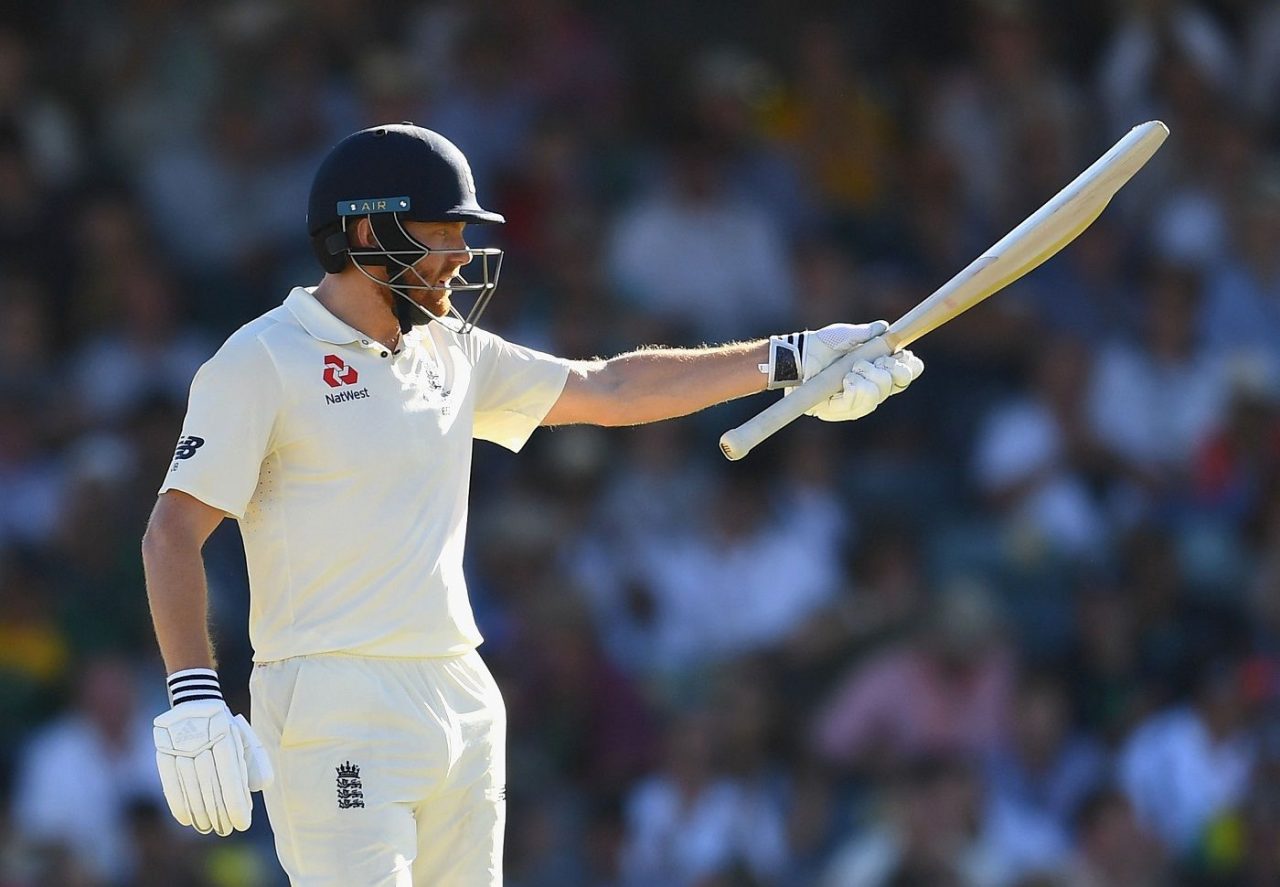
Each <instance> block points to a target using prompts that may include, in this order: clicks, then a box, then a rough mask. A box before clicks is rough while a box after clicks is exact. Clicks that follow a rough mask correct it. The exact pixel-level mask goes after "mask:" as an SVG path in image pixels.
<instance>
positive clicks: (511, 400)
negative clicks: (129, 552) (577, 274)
mask: <svg viewBox="0 0 1280 887" xmlns="http://www.w3.org/2000/svg"><path fill="white" fill-rule="evenodd" d="M384 354H386V355H387V356H385V357H384V356H383V355H384ZM567 376H568V365H567V362H566V361H562V360H559V359H557V358H553V357H550V356H549V355H546V354H542V353H540V352H537V351H533V350H531V349H528V348H522V347H520V346H517V345H512V344H509V343H507V342H505V341H503V340H502V339H501V338H499V337H497V336H495V335H492V334H490V333H487V332H484V331H483V330H474V331H473V332H471V334H470V335H465V336H464V335H460V334H458V333H457V332H455V331H454V330H453V329H451V328H447V327H446V326H445V325H443V324H440V323H432V324H430V325H428V326H427V327H426V329H425V332H422V331H417V330H415V331H414V332H412V333H410V334H408V335H407V336H406V337H405V339H404V343H403V346H402V348H401V350H400V352H399V353H398V354H391V353H388V352H386V351H385V349H383V348H382V346H380V345H379V344H378V343H377V342H371V341H369V340H366V339H363V338H362V336H361V334H360V333H359V332H358V331H356V330H354V329H352V328H351V327H349V326H347V325H346V324H345V323H343V322H342V321H340V320H338V319H337V318H336V317H334V316H333V315H332V314H330V313H329V312H328V311H327V310H325V308H324V307H323V306H322V305H320V303H319V302H317V301H316V299H315V298H314V296H313V295H312V294H311V292H310V291H309V290H307V289H302V288H298V289H295V290H293V292H292V293H290V295H289V297H288V298H287V299H286V300H285V303H284V304H283V305H282V306H280V307H278V308H276V309H274V310H272V311H270V312H268V313H267V314H265V315H263V316H262V317H260V318H258V319H257V320H254V321H253V322H251V323H249V324H247V325H246V326H244V327H242V328H241V329H240V330H239V331H238V332H236V333H235V334H234V335H232V336H231V338H230V339H228V340H227V342H226V343H225V344H224V345H223V346H222V348H221V349H220V350H219V351H218V353H217V354H216V355H215V356H214V357H213V358H212V359H211V360H210V361H209V362H208V363H206V364H205V365H204V366H203V367H201V369H200V371H199V373H197V375H196V378H195V380H194V381H193V382H192V386H191V398H190V404H189V407H188V411H187V417H186V421H185V422H184V424H183V429H182V440H183V441H186V445H185V447H184V446H183V444H182V443H180V445H179V448H178V452H177V454H176V456H177V457H176V458H175V459H174V461H173V464H172V467H171V468H170V471H169V474H168V477H167V478H166V480H165V482H164V484H163V486H162V487H161V492H164V491H166V490H171V489H176V490H182V491H184V492H186V493H189V494H191V495H192V496H195V497H196V498H197V499H200V500H201V501H203V502H205V503H207V504H209V505H211V506H213V507H215V508H219V509H221V510H223V511H225V512H227V513H228V514H229V515H231V516H233V517H236V518H238V519H239V521H240V529H241V533H242V535H243V537H244V544H245V554H246V558H247V561H248V567H249V581H250V588H251V602H250V611H249V634H250V639H251V640H252V642H253V647H254V659H255V661H258V662H263V661H269V660H274V659H283V658H286V657H289V656H299V655H306V654H310V653H319V652H328V651H345V652H350V653H360V654H365V655H378V656H443V655H450V654H456V653H460V652H464V651H466V650H470V649H474V648H475V647H476V646H478V645H479V643H480V641H481V637H480V633H479V631H478V630H477V629H476V625H475V620H474V617H473V616H472V612H471V605H470V602H469V601H468V598H467V590H466V585H465V582H464V580H463V576H462V552H463V542H464V535H465V523H466V516H467V493H468V488H469V482H470V473H471V448H472V440H473V438H480V439H484V440H490V441H493V442H495V443H498V444H501V445H502V446H504V447H507V448H509V449H512V450H518V449H519V448H520V447H521V446H522V445H523V444H524V442H525V440H527V439H528V436H529V435H530V434H531V433H532V432H533V430H534V428H536V427H537V425H538V424H539V422H540V421H541V420H542V418H543V416H545V415H546V413H547V412H548V411H549V410H550V408H551V406H552V405H553V404H554V403H555V401H556V399H557V398H558V397H559V396H560V392H561V390H562V389H563V387H564V383H565V379H566V378H567ZM191 438H198V439H199V440H200V441H202V443H200V445H199V446H198V447H196V446H194V445H193V441H191V440H190V439H191ZM183 456H185V458H182V457H183Z"/></svg>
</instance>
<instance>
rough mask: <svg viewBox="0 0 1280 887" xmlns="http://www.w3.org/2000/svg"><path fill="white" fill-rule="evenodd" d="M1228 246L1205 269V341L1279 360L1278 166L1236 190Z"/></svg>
mask: <svg viewBox="0 0 1280 887" xmlns="http://www.w3.org/2000/svg"><path fill="white" fill-rule="evenodd" d="M1235 197H1236V202H1235V205H1234V213H1233V215H1234V225H1233V226H1232V227H1233V231H1234V237H1233V240H1232V249H1231V250H1230V251H1229V252H1228V255H1227V256H1226V258H1225V259H1224V261H1223V262H1222V263H1221V264H1219V265H1218V266H1217V267H1216V268H1215V269H1213V271H1212V272H1211V273H1210V275H1209V277H1208V280H1207V281H1206V293H1205V299H1204V305H1203V308H1202V313H1201V318H1200V320H1201V323H1202V324H1203V328H1204V335H1205V336H1206V338H1207V340H1208V342H1209V345H1210V346H1211V347H1213V348H1215V349H1219V350H1222V351H1223V352H1224V353H1228V354H1229V353H1231V352H1232V351H1235V350H1244V349H1248V350H1250V351H1255V352H1258V353H1261V354H1264V355H1266V356H1267V358H1268V359H1269V360H1271V361H1272V362H1273V363H1277V362H1280V260H1277V256H1276V250H1275V244H1276V240H1277V238H1278V237H1280V170H1277V169H1276V168H1274V167H1265V168H1262V169H1260V170H1258V171H1257V172H1256V173H1255V175H1254V176H1253V177H1252V179H1251V181H1249V182H1248V183H1247V185H1246V186H1245V187H1244V188H1242V189H1241V190H1240V191H1239V192H1238V193H1237V194H1236V195H1235Z"/></svg>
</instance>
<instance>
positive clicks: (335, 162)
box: [307, 123, 506, 330]
mask: <svg viewBox="0 0 1280 887" xmlns="http://www.w3.org/2000/svg"><path fill="white" fill-rule="evenodd" d="M362 216H365V217H367V218H368V219H369V223H370V227H371V228H372V232H373V237H374V240H375V246H374V247H373V248H368V249H365V248H354V247H353V245H352V243H351V242H350V240H349V239H348V233H347V232H348V227H349V226H352V225H354V223H355V221H356V220H357V219H359V218H360V217H362ZM405 221H415V222H466V223H468V224H473V225H476V224H478V225H492V224H498V223H501V222H504V221H506V220H505V219H504V218H503V217H502V216H500V215H498V214H497V213H494V212H489V211H488V210H486V209H484V208H483V207H481V206H480V203H479V202H478V201H477V200H476V186H475V180H474V179H473V178H472V176H471V167H470V166H469V165H468V164H467V158H466V157H465V156H463V153H462V152H461V151H460V150H458V147H457V146H456V145H454V144H453V142H451V141H449V140H448V139H446V138H445V137H444V136H442V135H440V134H439V133H436V132H432V131H431V130H429V129H425V128H423V127H421V126H415V125H414V124H412V123H397V124H386V125H382V126H374V127H370V128H369V129H362V130H360V131H359V132H355V133H352V134H351V135H349V136H347V137H346V138H345V139H343V140H342V141H340V142H339V143H338V144H337V145H335V146H334V147H333V149H332V150H331V151H330V152H329V154H328V156H327V157H325V159H324V161H323V162H322V163H321V164H320V168H319V169H318V170H317V171H316V175H315V179H314V180H313V181H312V183H311V197H310V200H309V202H308V206H307V231H308V233H309V234H310V235H311V242H312V246H313V247H314V249H315V252H316V257H317V258H318V259H319V261H320V265H321V266H322V267H323V268H324V270H325V271H328V272H330V273H338V272H340V271H342V270H343V269H344V268H346V266H347V261H348V260H351V261H352V262H353V263H354V265H355V267H356V268H357V269H359V270H360V271H361V272H362V273H364V274H365V275H366V276H370V277H371V275H369V273H368V272H367V271H365V269H364V267H363V266H369V265H378V266H382V267H385V268H386V269H387V280H386V281H382V280H378V279H377V278H372V279H374V280H378V282H379V283H386V284H388V285H389V286H391V288H392V289H393V290H395V291H396V292H397V294H398V295H400V296H401V297H402V299H401V300H399V302H408V303H409V304H410V305H412V306H413V308H416V309H417V311H410V315H411V316H412V317H413V319H412V321H410V322H412V323H422V322H425V321H427V320H429V319H431V316H430V315H428V314H426V312H425V309H422V308H421V306H418V305H417V303H416V302H413V300H412V299H410V298H409V295H408V293H407V292H404V291H405V290H412V289H445V288H447V289H449V290H451V291H453V292H472V293H475V294H476V301H475V303H474V305H473V307H472V309H471V311H470V312H469V314H468V315H467V316H466V317H465V318H464V317H462V316H461V315H458V317H459V319H460V320H462V321H463V329H464V330H469V329H470V328H471V326H472V325H474V323H475V321H476V320H477V319H478V318H479V316H480V313H481V312H482V311H483V310H484V308H485V306H486V305H487V304H488V301H489V299H490V298H491V297H492V295H493V291H494V290H495V289H496V288H497V285H498V273H499V271H500V270H501V266H502V251H501V250H498V249H492V248H488V249H468V250H465V252H466V253H467V254H468V256H467V258H468V261H471V260H474V259H479V260H481V261H480V262H479V266H480V267H479V269H478V270H479V274H478V275H476V274H474V273H473V275H472V276H473V277H476V278H477V281H476V282H475V283H471V282H468V281H467V280H466V279H464V278H462V276H461V274H459V275H457V276H455V278H454V279H453V280H452V281H450V283H449V286H448V287H437V286H433V285H431V284H429V283H427V282H426V281H422V280H420V279H419V280H418V281H417V282H414V281H413V278H414V277H416V275H413V274H411V269H412V266H413V264H414V263H415V262H417V261H419V260H421V259H422V258H424V257H425V256H426V255H428V254H429V253H431V252H433V250H432V249H430V248H429V247H427V246H426V245H424V244H422V243H420V242H419V241H417V240H416V239H414V238H413V236H412V235H410V234H409V232H408V230H407V229H406V228H405V226H404V222H405ZM434 252H440V251H439V250H435V251H434ZM449 252H464V251H459V250H450V251H449ZM397 307H398V308H399V309H404V308H406V307H407V306H403V305H400V304H398V306H397ZM397 313H401V311H400V310H398V311H397ZM455 313H456V312H455ZM401 319H402V326H407V324H405V323H404V320H405V318H404V315H403V314H402V318H401Z"/></svg>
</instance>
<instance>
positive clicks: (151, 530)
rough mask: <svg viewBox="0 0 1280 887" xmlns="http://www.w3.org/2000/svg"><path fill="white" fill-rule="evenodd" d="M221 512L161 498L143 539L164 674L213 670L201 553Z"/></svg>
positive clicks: (172, 495)
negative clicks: (205, 669)
mask: <svg viewBox="0 0 1280 887" xmlns="http://www.w3.org/2000/svg"><path fill="white" fill-rule="evenodd" d="M221 520H222V514H221V512H218V511H216V510H215V509H211V508H209V507H208V506H207V505H204V504H203V503H201V502H198V501H197V500H195V499H193V498H192V497H190V496H187V495H186V494H185V493H178V492H169V493H165V494H164V495H163V496H161V497H160V499H159V501H158V502H157V503H156V507H155V510H154V511H153V512H152V514H151V520H150V522H149V523H148V525H147V532H146V535H144V536H143V539H142V564H143V569H144V570H145V572H146V579H147V600H148V602H149V603H150V605H151V621H152V624H153V625H154V626H155V632H156V640H157V641H158V643H159V645H160V655H161V656H162V657H163V659H164V665H165V670H166V671H167V672H168V673H170V674H172V673H173V672H175V671H179V670H180V669H184V668H213V667H214V655H213V644H212V643H211V641H210V639H209V624H208V597H209V595H208V587H207V583H206V580H205V571H204V559H203V557H202V556H201V553H200V552H201V549H202V548H203V546H204V542H205V540H206V539H207V538H208V537H209V534H210V533H212V532H213V529H214V527H216V526H217V525H218V523H219V522H220V521H221Z"/></svg>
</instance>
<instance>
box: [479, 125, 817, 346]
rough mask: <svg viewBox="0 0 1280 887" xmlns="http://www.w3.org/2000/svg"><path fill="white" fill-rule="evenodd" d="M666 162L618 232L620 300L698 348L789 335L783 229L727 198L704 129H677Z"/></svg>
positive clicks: (612, 256) (613, 262)
mask: <svg viewBox="0 0 1280 887" xmlns="http://www.w3.org/2000/svg"><path fill="white" fill-rule="evenodd" d="M464 147H465V146H464ZM664 160H665V162H666V163H665V169H664V170H663V172H664V175H663V178H662V180H661V181H660V182H659V183H658V185H657V187H655V188H654V189H653V190H652V191H650V192H648V193H644V194H642V195H641V197H640V199H639V200H638V201H636V202H635V203H634V204H633V205H632V206H630V207H628V208H627V209H625V210H624V211H623V212H622V213H621V214H620V215H619V216H618V218H617V219H616V220H615V222H614V226H613V232H612V236H611V239H610V242H609V246H608V254H609V258H608V263H609V269H610V277H611V278H612V279H613V282H614V284H615V286H616V287H617V288H618V292H619V294H620V296H621V297H622V298H624V299H625V300H627V301H628V302H630V303H633V304H636V305H641V304H642V305H643V306H644V312H645V313H646V314H654V315H657V316H659V317H663V318H666V319H667V320H668V321H669V322H670V323H671V324H673V325H674V328H675V330H676V331H678V334H680V335H683V336H687V337H692V338H694V339H701V338H704V337H706V336H710V335H713V333H712V330H715V329H718V330H719V332H718V335H721V336H725V335H730V336H735V335H736V336H752V335H759V330H762V329H768V328H769V327H770V326H771V325H776V324H778V323H783V325H784V326H785V325H786V324H785V321H784V320H783V318H788V317H790V316H791V312H792V310H793V296H794V293H793V287H792V282H791V276H790V273H789V263H788V259H787V252H786V243H785V239H784V237H783V234H782V231H781V229H780V228H779V226H778V221H777V220H776V219H774V218H772V217H771V216H769V215H768V214H767V213H766V212H765V210H764V209H762V208H760V207H758V206H754V205H752V204H748V203H744V202H743V201H742V200H740V199H738V198H735V197H734V196H733V194H732V193H731V192H730V191H729V188H728V184H727V183H726V181H725V178H724V177H725V174H726V170H725V168H724V162H725V157H724V155H723V151H722V149H721V147H720V146H719V145H718V143H716V142H715V141H714V140H713V139H712V138H711V136H710V134H709V133H708V132H706V130H705V128H704V127H703V126H702V125H700V124H697V123H687V124H684V125H682V126H681V127H680V128H678V129H676V130H675V131H674V133H673V134H672V136H671V139H670V141H669V143H668V145H667V151H666V153H665V155H664ZM726 323H728V325H729V326H728V327H727V328H726V327H725V324H726Z"/></svg>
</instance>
